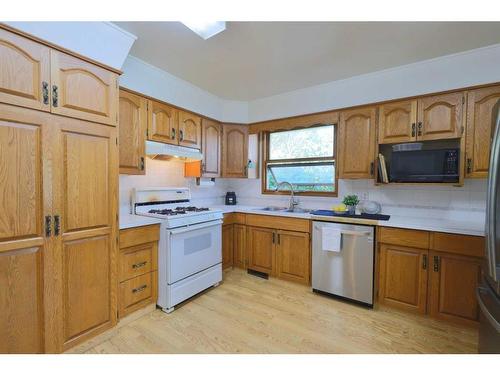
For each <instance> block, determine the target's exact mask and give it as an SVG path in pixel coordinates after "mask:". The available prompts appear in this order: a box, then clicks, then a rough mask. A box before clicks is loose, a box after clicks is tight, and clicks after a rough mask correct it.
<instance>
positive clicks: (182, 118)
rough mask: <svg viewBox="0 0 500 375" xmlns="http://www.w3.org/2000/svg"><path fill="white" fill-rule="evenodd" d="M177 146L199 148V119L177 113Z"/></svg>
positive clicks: (198, 117) (192, 115)
mask: <svg viewBox="0 0 500 375" xmlns="http://www.w3.org/2000/svg"><path fill="white" fill-rule="evenodd" d="M179 145H180V146H185V147H192V148H197V149H200V148H201V117H200V116H197V115H194V114H192V113H189V112H186V111H182V110H180V111H179Z"/></svg>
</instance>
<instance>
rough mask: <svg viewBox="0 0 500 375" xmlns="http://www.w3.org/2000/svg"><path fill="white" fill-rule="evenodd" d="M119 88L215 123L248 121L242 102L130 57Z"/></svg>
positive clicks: (246, 107)
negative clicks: (190, 112) (220, 96)
mask: <svg viewBox="0 0 500 375" xmlns="http://www.w3.org/2000/svg"><path fill="white" fill-rule="evenodd" d="M120 85H121V86H124V87H126V88H129V89H131V90H134V91H137V92H140V93H142V94H145V95H148V96H151V97H154V98H157V99H160V100H163V101H165V102H167V103H171V104H174V105H176V106H179V107H182V108H185V109H188V110H191V111H193V112H196V113H200V114H202V115H205V116H207V117H211V118H215V119H217V120H219V121H225V122H242V123H246V122H247V120H248V105H247V103H246V102H239V101H234V100H223V99H220V98H219V97H217V96H215V95H213V94H211V93H209V92H208V91H205V90H202V89H201V88H199V87H197V86H195V85H192V84H191V83H189V82H186V81H184V80H182V79H180V78H177V77H176V76H174V75H172V74H170V73H168V72H166V71H164V70H161V69H160V68H157V67H155V66H153V65H151V64H148V63H147V62H144V61H142V60H141V59H138V58H137V57H134V56H132V55H129V56H128V57H127V59H126V61H125V64H124V65H123V75H122V76H121V77H120Z"/></svg>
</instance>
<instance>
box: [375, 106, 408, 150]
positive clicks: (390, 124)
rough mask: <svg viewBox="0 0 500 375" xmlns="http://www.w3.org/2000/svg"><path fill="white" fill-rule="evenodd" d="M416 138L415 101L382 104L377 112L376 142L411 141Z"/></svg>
mask: <svg viewBox="0 0 500 375" xmlns="http://www.w3.org/2000/svg"><path fill="white" fill-rule="evenodd" d="M416 139H417V101H416V100H407V101H404V102H394V103H387V104H383V105H381V106H380V107H379V112H378V143H400V142H412V141H415V140H416Z"/></svg>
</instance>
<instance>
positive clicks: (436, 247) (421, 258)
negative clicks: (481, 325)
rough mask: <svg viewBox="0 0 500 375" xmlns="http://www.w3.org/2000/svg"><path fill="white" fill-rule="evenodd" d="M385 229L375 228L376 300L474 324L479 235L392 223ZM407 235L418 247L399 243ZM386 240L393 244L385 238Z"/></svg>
mask: <svg viewBox="0 0 500 375" xmlns="http://www.w3.org/2000/svg"><path fill="white" fill-rule="evenodd" d="M386 229H387V228H379V242H382V243H380V244H379V257H378V259H379V261H378V272H379V276H378V302H379V303H381V304H385V305H389V306H393V307H397V308H401V309H404V310H406V311H412V312H416V313H420V314H426V313H427V314H429V315H430V316H432V317H434V318H437V319H441V320H447V321H450V322H454V323H462V324H473V325H475V324H477V321H478V305H477V301H476V296H475V292H476V288H477V286H478V283H479V280H480V275H481V258H482V256H483V255H484V238H483V237H477V236H465V235H459V234H449V233H439V232H427V231H412V232H409V231H408V230H404V229H401V230H400V229H394V228H391V229H390V236H389V235H388V234H389V232H387V233H385V232H384V231H385V230H386ZM413 232H415V233H413ZM417 232H420V233H417ZM409 234H410V235H411V238H412V240H411V242H412V243H414V244H415V245H417V246H421V247H420V248H418V247H406V246H401V245H400V244H399V243H402V242H404V241H406V242H408V241H409V240H408V238H409V236H408V235H409ZM425 238H429V240H425ZM389 241H391V242H396V243H398V244H390V243H384V242H389Z"/></svg>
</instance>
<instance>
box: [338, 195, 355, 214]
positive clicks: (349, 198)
mask: <svg viewBox="0 0 500 375" xmlns="http://www.w3.org/2000/svg"><path fill="white" fill-rule="evenodd" d="M342 203H344V204H345V205H346V206H347V209H348V210H349V215H354V214H355V213H356V206H357V205H358V204H359V198H358V196H357V195H356V194H353V195H346V196H345V197H344V199H343V200H342Z"/></svg>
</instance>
